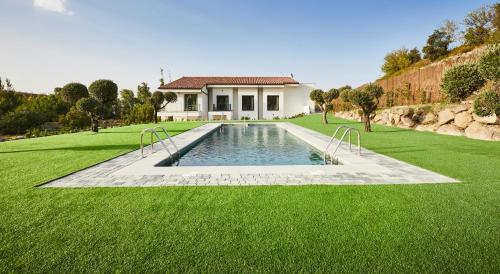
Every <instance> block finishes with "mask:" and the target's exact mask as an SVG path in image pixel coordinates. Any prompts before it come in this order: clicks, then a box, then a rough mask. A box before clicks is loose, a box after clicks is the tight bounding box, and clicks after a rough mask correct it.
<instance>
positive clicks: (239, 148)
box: [167, 124, 323, 166]
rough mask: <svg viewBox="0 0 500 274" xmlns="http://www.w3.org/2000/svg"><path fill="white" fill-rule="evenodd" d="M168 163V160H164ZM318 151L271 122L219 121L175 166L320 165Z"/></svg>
mask: <svg viewBox="0 0 500 274" xmlns="http://www.w3.org/2000/svg"><path fill="white" fill-rule="evenodd" d="M167 164H168V163H167ZM322 164H323V158H322V156H321V152H320V151H318V150H317V149H315V148H314V147H312V146H310V145H309V144H307V143H305V142H303V141H302V140H300V139H298V138H297V137H295V136H294V135H292V134H291V133H289V132H287V131H286V130H285V129H282V128H279V127H277V126H275V125H257V124H249V125H245V124H241V125H223V127H222V130H220V129H218V130H216V131H214V132H213V133H211V134H210V135H208V136H207V137H206V138H204V139H203V140H201V141H200V142H199V143H198V144H196V145H195V146H194V147H193V148H191V149H190V150H189V151H187V152H186V154H184V155H183V156H182V157H181V160H180V164H179V166H252V165H322Z"/></svg>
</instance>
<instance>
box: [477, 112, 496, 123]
mask: <svg viewBox="0 0 500 274" xmlns="http://www.w3.org/2000/svg"><path fill="white" fill-rule="evenodd" d="M472 117H474V121H478V122H480V123H483V124H497V123H498V116H496V115H495V114H492V115H490V116H485V117H481V116H477V115H476V114H475V113H473V114H472Z"/></svg>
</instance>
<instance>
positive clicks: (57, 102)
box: [17, 95, 69, 122]
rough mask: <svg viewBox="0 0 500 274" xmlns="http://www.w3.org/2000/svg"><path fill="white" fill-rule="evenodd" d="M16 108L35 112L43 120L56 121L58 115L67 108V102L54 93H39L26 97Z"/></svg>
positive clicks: (63, 112)
mask: <svg viewBox="0 0 500 274" xmlns="http://www.w3.org/2000/svg"><path fill="white" fill-rule="evenodd" d="M17 109H18V110H27V111H31V112H37V113H39V114H40V116H41V117H40V118H41V119H42V120H44V121H45V122H50V121H57V119H58V117H59V115H62V114H65V113H66V112H67V111H68V109H69V106H68V103H65V102H63V100H62V99H61V98H59V97H57V96H55V95H48V96H47V95H40V96H29V97H26V98H25V100H24V102H23V104H22V105H20V106H19V107H18V108H17Z"/></svg>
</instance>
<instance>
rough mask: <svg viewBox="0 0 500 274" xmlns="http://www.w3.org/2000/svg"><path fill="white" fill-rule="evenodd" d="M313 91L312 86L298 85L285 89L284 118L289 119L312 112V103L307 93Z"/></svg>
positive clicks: (313, 87)
mask: <svg viewBox="0 0 500 274" xmlns="http://www.w3.org/2000/svg"><path fill="white" fill-rule="evenodd" d="M313 89H315V86H314V85H312V84H299V85H296V86H286V87H285V96H286V99H285V116H286V117H290V116H294V115H297V114H300V113H305V114H310V113H312V112H314V102H313V101H311V99H309V93H311V91H312V90H313Z"/></svg>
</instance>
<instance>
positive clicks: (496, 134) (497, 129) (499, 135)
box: [491, 126, 500, 141]
mask: <svg viewBox="0 0 500 274" xmlns="http://www.w3.org/2000/svg"><path fill="white" fill-rule="evenodd" d="M491 130H493V141H500V126H492V127H491Z"/></svg>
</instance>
